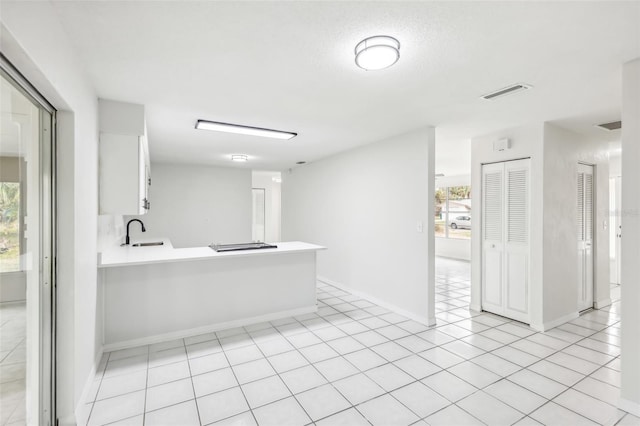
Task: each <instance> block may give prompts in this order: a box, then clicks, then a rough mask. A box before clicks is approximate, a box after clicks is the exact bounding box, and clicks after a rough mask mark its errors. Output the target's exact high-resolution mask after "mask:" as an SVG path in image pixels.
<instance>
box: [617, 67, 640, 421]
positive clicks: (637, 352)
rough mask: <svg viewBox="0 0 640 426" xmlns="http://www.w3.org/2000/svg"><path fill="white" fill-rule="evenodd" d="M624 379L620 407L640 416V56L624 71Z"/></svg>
mask: <svg viewBox="0 0 640 426" xmlns="http://www.w3.org/2000/svg"><path fill="white" fill-rule="evenodd" d="M622 88H623V90H622V122H623V123H624V124H623V126H622V152H623V153H624V155H623V156H622V172H623V173H624V180H623V181H622V212H623V216H622V230H623V232H622V249H621V252H622V253H621V254H622V285H621V286H620V289H621V300H622V309H621V311H622V321H621V323H622V353H621V355H620V359H621V360H622V380H621V386H620V404H619V407H620V408H622V409H623V410H627V411H629V412H631V413H633V414H635V415H636V416H640V364H639V363H638V360H639V359H640V330H639V329H640V285H639V283H638V277H640V262H638V259H639V258H640V213H639V212H640V190H639V187H638V184H637V182H638V181H640V167H638V164H640V120H638V117H640V58H638V59H635V60H634V61H632V62H628V63H626V64H625V65H624V67H623V71H622Z"/></svg>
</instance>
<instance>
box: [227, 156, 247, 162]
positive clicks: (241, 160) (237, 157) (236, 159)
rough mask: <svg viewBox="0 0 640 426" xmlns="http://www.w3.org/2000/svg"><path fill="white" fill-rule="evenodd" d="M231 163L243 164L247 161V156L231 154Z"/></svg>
mask: <svg viewBox="0 0 640 426" xmlns="http://www.w3.org/2000/svg"><path fill="white" fill-rule="evenodd" d="M231 160H232V161H238V162H245V161H249V156H248V155H244V154H233V155H231Z"/></svg>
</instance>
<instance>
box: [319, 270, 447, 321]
mask: <svg viewBox="0 0 640 426" xmlns="http://www.w3.org/2000/svg"><path fill="white" fill-rule="evenodd" d="M317 279H318V281H320V282H323V283H325V284H329V285H332V286H334V287H337V288H339V289H340V290H344V291H346V292H349V293H351V294H354V295H356V296H358V297H361V298H363V299H364V300H368V301H369V302H371V303H375V304H376V305H378V306H382V307H383V308H386V309H389V310H390V311H393V312H395V313H397V314H399V315H402V316H404V317H407V318H410V319H412V320H414V321H417V322H419V323H421V324H424V325H426V326H428V327H431V326H434V325H436V318H435V316H434V317H432V318H427V317H423V316H421V315H416V314H414V313H413V312H409V311H407V310H405V309H402V308H399V307H398V306H396V305H393V304H391V303H388V302H385V301H383V300H380V299H378V298H376V297H373V296H371V295H369V294H367V293H363V292H361V291H357V290H354V289H352V288H349V287H347V286H346V285H344V284H341V283H339V282H336V281H333V280H331V279H329V278H326V277H321V276H318V277H317Z"/></svg>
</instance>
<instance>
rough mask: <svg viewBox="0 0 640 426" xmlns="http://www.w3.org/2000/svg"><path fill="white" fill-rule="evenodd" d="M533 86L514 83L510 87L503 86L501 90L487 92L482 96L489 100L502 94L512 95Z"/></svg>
mask: <svg viewBox="0 0 640 426" xmlns="http://www.w3.org/2000/svg"><path fill="white" fill-rule="evenodd" d="M532 87H533V86H531V85H529V84H524V83H517V84H512V85H511V86H509V87H505V88H502V89H500V90H496V91H495V92H491V93H487V94H486V95H484V96H482V99H486V100H488V101H491V100H494V99H496V98H500V97H502V96H507V95H511V94H513V93H516V92H520V91H522V90H527V89H531V88H532Z"/></svg>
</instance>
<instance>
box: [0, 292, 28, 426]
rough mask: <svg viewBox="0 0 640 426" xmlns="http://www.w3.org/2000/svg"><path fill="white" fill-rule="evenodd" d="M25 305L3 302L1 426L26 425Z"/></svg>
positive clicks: (0, 328)
mask: <svg viewBox="0 0 640 426" xmlns="http://www.w3.org/2000/svg"><path fill="white" fill-rule="evenodd" d="M25 367H26V320H25V304H24V303H0V425H2V426H5V425H12V426H14V425H16V426H17V425H24V424H25V412H26V411H25V407H26V406H25V375H26V370H25Z"/></svg>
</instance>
